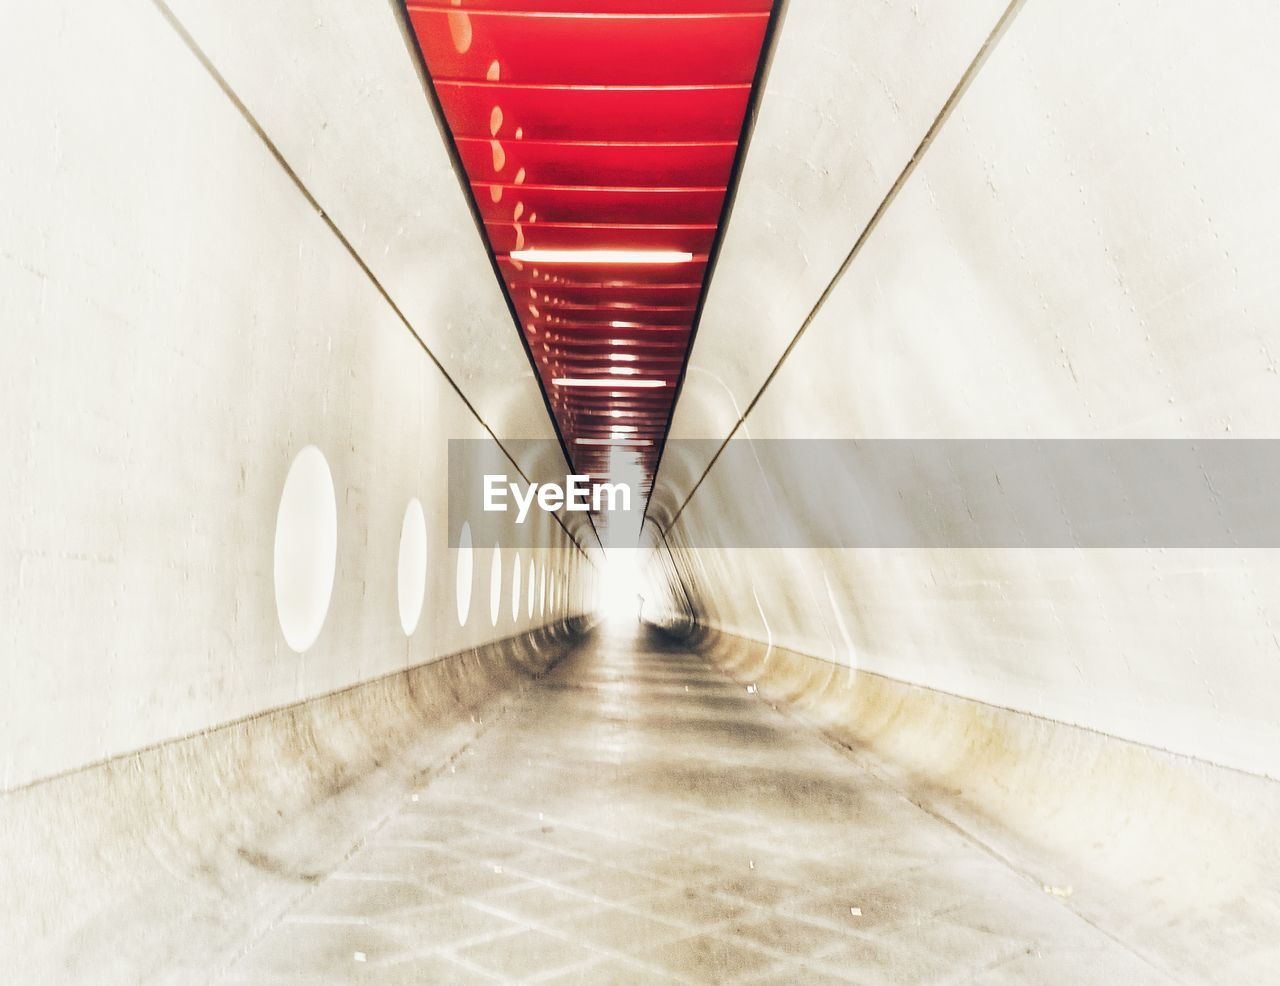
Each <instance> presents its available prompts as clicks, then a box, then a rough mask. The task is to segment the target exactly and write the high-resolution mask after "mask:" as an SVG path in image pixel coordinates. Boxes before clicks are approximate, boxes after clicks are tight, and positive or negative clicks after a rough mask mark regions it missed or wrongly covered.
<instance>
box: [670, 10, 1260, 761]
mask: <svg viewBox="0 0 1280 986" xmlns="http://www.w3.org/2000/svg"><path fill="white" fill-rule="evenodd" d="M1000 12H1001V11H1000V5H998V4H963V5H956V4H947V3H941V2H938V3H924V4H912V5H907V4H888V5H863V4H852V5H847V4H838V3H827V4H819V3H813V4H808V3H792V4H791V5H790V7H789V10H788V13H787V17H786V21H785V23H784V25H783V28H782V33H781V36H780V40H779V45H778V49H777V53H776V57H775V59H774V62H773V66H772V70H771V74H770V77H769V81H768V88H767V90H766V93H765V97H764V100H763V104H762V109H761V114H760V118H759V122H758V126H757V129H756V133H755V136H754V139H753V142H752V145H751V152H750V155H749V157H748V159H747V163H746V167H745V171H744V175H743V181H742V186H741V189H740V191H739V194H738V197H737V201H736V205H735V209H734V213H733V218H732V221H731V224H730V227H729V231H728V235H727V239H726V242H725V246H724V250H723V253H722V256H721V259H720V264H719V267H718V269H717V272H716V275H715V280H714V281H713V286H712V289H711V293H710V297H709V299H708V304H707V309H706V313H705V316H704V318H703V320H702V324H701V328H700V329H699V333H698V336H697V340H696V343H695V347H694V351H693V355H692V362H691V366H690V370H689V373H688V377H687V381H686V386H685V391H684V394H683V396H682V398H681V401H680V406H679V408H678V409H677V413H676V421H675V426H674V428H673V432H672V434H673V437H675V438H690V437H706V438H715V439H723V438H724V437H726V436H727V435H728V434H729V433H730V431H731V430H732V429H733V428H734V427H735V426H736V425H738V423H739V421H740V419H741V418H742V415H743V414H744V412H745V411H746V410H747V408H748V407H749V406H750V405H751V404H752V402H753V401H756V403H755V404H754V407H753V408H752V409H751V411H750V413H749V414H747V416H746V418H745V420H743V421H742V422H741V427H740V428H739V430H738V432H737V435H738V437H739V438H755V439H761V438H818V437H833V438H960V437H980V438H991V437H1037V438H1052V437H1072V438H1116V437H1126V438H1133V437H1151V438H1174V437H1195V438H1210V437H1274V432H1275V430H1276V422H1277V421H1280V375H1278V374H1277V372H1276V370H1277V364H1276V353H1277V352H1280V295H1278V294H1277V291H1276V289H1275V275H1274V266H1275V258H1276V257H1277V256H1278V255H1280V249H1278V248H1280V192H1278V191H1277V186H1276V182H1275V180H1274V176H1273V174H1272V172H1273V170H1274V169H1273V168H1272V165H1271V162H1272V161H1274V160H1275V158H1276V156H1277V153H1278V152H1280V123H1277V117H1276V114H1275V113H1274V110H1273V107H1272V105H1271V104H1272V101H1273V94H1274V93H1275V92H1276V91H1280V67H1278V66H1277V62H1276V60H1275V58H1274V57H1273V54H1274V48H1275V46H1276V43H1277V41H1278V40H1280V8H1277V7H1276V6H1275V5H1274V4H1270V3H1265V2H1261V0H1255V2H1246V3H1239V4H1231V5H1227V6H1223V5H1212V6H1211V5H1208V4H1203V3H1160V2H1156V0H1141V2H1135V3H1125V4H1114V3H1103V2H1100V0H1098V2H1093V0H1090V2H1085V3H1077V2H1068V0H1030V2H1028V3H1026V4H1025V5H1024V6H1023V7H1022V9H1021V10H1020V12H1018V13H1017V15H1016V17H1015V18H1014V19H1013V21H1012V23H1011V25H1010V26H1009V27H1008V30H1007V31H1006V32H1005V33H1004V34H1003V36H1001V37H999V38H997V39H996V41H995V44H994V47H993V48H992V50H991V54H990V57H989V59H988V60H987V61H986V62H985V64H983V65H982V67H981V68H980V70H979V71H978V73H977V75H976V77H975V78H974V79H973V81H972V85H971V86H969V87H968V88H967V90H966V91H964V92H963V93H961V94H960V97H959V99H958V101H957V102H956V104H955V107H954V112H953V113H951V115H950V116H949V118H947V119H945V121H944V122H943V123H942V125H941V127H940V129H939V130H938V131H937V134H936V137H935V138H934V139H933V141H932V143H931V144H930V145H929V146H928V147H927V148H926V149H925V150H924V152H923V154H922V155H921V156H920V157H919V160H918V165H917V166H916V167H915V168H914V170H911V171H910V172H909V174H908V175H907V178H906V180H905V182H904V183H903V184H902V186H901V189H900V191H898V192H897V194H896V195H893V196H890V191H891V189H892V186H893V183H894V181H895V179H896V177H897V176H898V175H899V174H900V173H903V171H904V169H907V167H908V163H909V161H910V159H911V154H912V150H913V149H914V147H915V146H916V144H917V143H918V142H919V141H920V140H921V139H922V138H923V137H924V135H925V133H926V131H927V129H928V127H929V125H930V121H932V120H934V119H935V118H936V117H937V115H938V114H939V113H941V111H942V110H943V107H944V105H945V103H946V100H947V99H948V95H949V93H950V92H951V90H952V87H954V86H956V85H957V84H958V83H959V81H960V79H961V77H962V74H963V73H964V70H965V66H966V65H967V64H968V63H969V61H970V60H971V59H973V58H975V57H976V56H977V55H978V53H979V51H980V48H981V46H982V43H983V40H984V39H985V38H987V37H988V36H989V35H990V34H991V33H992V32H993V31H994V30H995V27H996V24H997V20H998V18H999V16H1000ZM820 39H828V40H825V41H823V40H820ZM801 106H809V107H814V108H813V109H812V110H811V111H809V112H803V111H802V110H801V109H800V107H801ZM882 203H884V204H885V208H884V209H883V213H882V216H881V217H880V219H879V221H878V223H877V224H876V225H875V226H874V228H872V229H870V231H869V234H868V235H867V236H866V237H865V242H864V243H863V245H862V247H861V249H860V251H859V252H858V253H857V255H856V256H854V258H853V260H852V263H851V264H850V265H849V266H848V268H847V270H845V271H844V272H843V273H840V274H839V275H838V276H836V275H837V272H838V270H839V269H840V266H841V263H842V262H843V260H844V258H845V257H846V255H847V254H848V253H849V251H850V250H851V249H852V248H853V247H854V245H855V243H856V242H858V240H859V237H860V236H862V234H863V232H864V230H865V229H866V224H867V222H868V220H869V219H870V218H871V217H872V215H873V214H874V213H875V212H876V209H877V208H878V207H879V206H880V205H881V204H882ZM833 276H835V280H834V282H833V283H831V290H830V293H829V295H828V296H826V297H825V299H822V303H821V305H820V306H819V307H818V309H817V313H816V316H815V317H814V318H813V320H812V322H811V324H809V325H808V327H807V329H806V330H805V331H804V333H803V335H801V336H800V337H799V339H798V341H797V342H796V345H795V347H794V349H792V350H791V352H790V353H789V355H787V356H786V358H785V359H783V361H782V362H781V364H780V366H779V367H778V371H777V375H776V376H774V377H773V378H772V379H771V380H770V379H769V374H770V373H771V371H772V370H773V369H774V367H775V365H776V364H777V363H778V361H779V359H780V358H782V357H783V355H784V350H785V349H786V347H787V346H788V344H789V343H790V342H791V341H792V339H793V338H794V337H795V335H796V333H797V332H798V331H799V330H800V329H801V328H802V326H803V325H804V324H805V318H806V316H807V314H808V313H809V312H810V310H811V309H813V307H814V306H815V305H817V304H818V303H819V301H820V299H821V298H822V295H823V291H824V289H825V288H826V287H827V286H828V283H829V282H830V279H831V278H832V277H833ZM762 386H763V387H764V389H763V391H762V390H761V387H762ZM707 457H708V456H707V455H706V454H704V453H702V452H699V453H697V454H693V453H689V454H684V453H681V452H680V451H679V450H678V449H674V448H673V450H670V451H669V452H668V453H667V456H666V457H665V459H664V462H663V464H662V469H661V474H660V476H659V479H658V491H657V493H656V495H655V507H654V510H653V511H652V512H651V516H652V517H653V518H654V519H655V520H656V521H658V522H659V523H660V524H661V526H662V527H663V528H666V527H667V526H668V525H669V523H670V521H671V517H672V516H673V514H674V512H675V510H676V509H678V508H679V507H680V506H681V504H684V503H685V501H686V499H688V495H689V491H690V490H691V489H692V488H693V486H694V484H695V483H696V482H697V481H698V479H699V477H700V476H701V475H702V472H703V468H704V467H705V464H706V459H707ZM761 483H763V484H767V486H768V489H769V493H770V495H771V496H773V497H774V498H775V499H776V500H777V502H778V503H779V505H780V506H779V508H780V509H782V510H790V511H793V512H794V513H795V514H796V520H797V522H798V523H799V524H800V525H801V526H804V525H806V524H807V525H810V527H811V528H813V527H817V526H818V525H821V523H822V522H823V518H821V517H813V516H806V515H805V514H804V508H803V506H802V503H801V497H800V495H799V492H798V491H795V490H789V489H788V487H787V482H786V478H785V477H780V476H747V475H744V476H731V475H727V474H724V473H723V471H718V470H717V469H716V468H713V469H712V470H711V472H710V474H709V475H708V476H707V479H706V481H705V482H704V483H703V484H702V486H701V488H699V489H698V490H697V492H696V493H695V494H694V495H693V497H692V499H689V500H688V504H687V506H686V507H685V509H684V512H683V514H682V515H681V516H680V519H679V522H678V523H677V524H676V525H675V527H674V529H672V530H671V531H670V535H669V536H670V539H671V540H672V542H673V544H674V545H675V546H676V547H677V549H678V548H679V545H680V544H681V543H689V542H697V541H698V540H699V539H700V535H703V534H704V533H705V531H707V530H709V529H711V528H712V527H714V526H715V525H716V524H718V523H719V524H723V523H732V516H733V509H734V507H733V504H734V501H735V497H737V496H738V494H739V492H740V491H741V489H743V488H744V484H761ZM920 520H921V521H923V522H925V523H926V524H927V523H928V522H929V518H920ZM681 560H682V564H683V570H684V572H685V578H686V583H687V586H686V587H687V588H688V589H689V590H690V592H691V593H692V594H693V595H694V597H695V603H696V605H697V606H698V607H699V609H700V618H701V619H703V620H704V621H705V622H707V623H708V624H710V625H712V626H716V627H722V628H725V629H728V630H731V631H733V632H735V633H739V634H743V635H746V636H749V637H752V638H754V639H757V640H760V641H766V642H773V643H774V644H775V645H777V646H786V647H790V648H793V649H794V650H797V651H800V652H804V653H809V654H818V655H822V656H824V657H828V658H829V659H831V660H834V661H837V662H840V663H852V664H854V665H856V666H857V667H859V668H862V669H865V670H871V671H875V672H879V673H881V674H884V675H887V676H889V677H892V678H896V679H899V680H904V681H908V682H912V683H917V684H921V685H924V686H927V687H929V688H932V689H937V690H941V691H946V692H951V693H954V694H957V695H960V696H964V697H967V698H973V699H977V700H979V701H981V702H985V703H988V704H991V705H996V706H1004V707H1007V708H1011V709H1015V710H1020V711H1023V712H1028V713H1032V714H1035V715H1038V716H1043V717H1047V718H1051V719H1056V720H1060V721H1063V722H1067V723H1071V724H1075V725H1079V726H1084V727H1087V728H1089V729H1094V730H1099V731H1101V732H1104V733H1107V734H1110V735H1113V736H1118V737H1122V738H1125V739H1129V740H1134V741H1137V742H1140V743H1144V744H1149V745H1151V746H1155V747H1159V748H1162V749H1166V750H1170V751H1175V752H1178V753H1183V754H1188V755H1190V756H1194V757H1198V758H1202V759H1204V760H1207V761H1211V762H1213V763H1217V764H1222V765H1226V766H1231V767H1236V768H1240V769H1243V770H1247V771H1252V772H1255V773H1259V774H1264V775H1268V776H1271V777H1280V719H1277V717H1276V715H1275V712H1274V703H1273V702H1272V701H1271V697H1272V696H1274V695H1275V694H1277V692H1278V691H1280V660H1278V658H1280V636H1277V633H1276V629H1275V628H1276V626H1277V622H1278V621H1280V591H1278V590H1280V558H1277V555H1276V553H1275V552H1272V551H1261V550H1217V551H1207V550H1206V551H1164V550H1154V549H1153V550H1149V551H1136V550H1131V551H1106V550H1093V551H1079V552H1076V551H1032V550H1019V551H972V550H963V551H962V550H936V551H923V550H919V551H887V550H885V551H869V550H868V551H856V552H854V551H849V552H838V551H831V552H817V551H787V552H771V553H764V552H761V553H751V552H745V551H731V552H723V553H716V552H710V551H705V550H703V551H700V552H696V553H690V554H689V555H688V557H685V558H683V559H681ZM682 595H683V593H682V592H676V591H674V590H673V591H672V592H671V593H670V599H671V600H672V601H673V605H676V604H678V602H679V600H680V598H681V597H682Z"/></svg>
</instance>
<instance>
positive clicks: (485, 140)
mask: <svg viewBox="0 0 1280 986" xmlns="http://www.w3.org/2000/svg"><path fill="white" fill-rule="evenodd" d="M454 139H455V140H456V141H457V142H458V143H459V144H465V143H475V144H492V143H493V142H494V140H496V139H499V138H495V137H477V136H474V135H472V136H469V137H455V138H454ZM507 139H509V138H506V137H503V138H501V140H503V141H505V140H507ZM520 144H521V146H524V147H619V148H621V147H634V148H650V147H689V148H692V147H737V146H738V142H737V141H736V140H554V139H543V140H530V139H529V138H527V137H521V138H520Z"/></svg>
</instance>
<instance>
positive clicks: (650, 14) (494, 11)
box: [405, 2, 769, 22]
mask: <svg viewBox="0 0 1280 986" xmlns="http://www.w3.org/2000/svg"><path fill="white" fill-rule="evenodd" d="M405 8H406V9H407V10H408V11H409V12H410V13H423V14H455V15H456V14H466V15H467V16H468V17H530V18H533V17H536V18H544V19H552V20H590V21H619V20H630V21H641V20H644V21H694V22H697V21H717V20H741V19H743V18H751V19H756V20H759V19H763V18H767V17H768V16H769V11H767V10H725V11H719V10H715V11H702V12H697V13H668V12H658V11H635V12H630V11H591V10H518V9H512V8H503V9H498V8H496V7H466V8H463V7H455V6H452V5H447V6H439V5H436V4H427V3H414V2H409V3H406V4H405Z"/></svg>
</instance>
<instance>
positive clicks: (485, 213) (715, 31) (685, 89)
mask: <svg viewBox="0 0 1280 986" xmlns="http://www.w3.org/2000/svg"><path fill="white" fill-rule="evenodd" d="M772 6H773V0H409V3H408V5H407V8H408V12H409V17H410V20H411V22H412V25H413V29H414V31H415V33H416V34H417V37H418V43H419V45H420V47H421V49H422V54H423V57H424V58H425V61H426V66H427V71H428V72H429V74H430V76H431V79H432V83H433V85H434V88H435V91H436V93H437V95H438V97H439V100H440V104H441V108H442V109H443V111H444V116H445V119H446V120H447V122H448V125H449V129H450V130H451V131H452V136H453V139H454V142H455V143H456V145H457V148H458V153H459V156H460V158H461V161H462V165H463V167H464V169H465V170H466V174H467V178H468V179H469V181H470V183H471V189H472V193H473V195H474V197H475V202H476V205H477V208H478V210H479V213H480V216H481V218H482V220H483V222H484V229H485V232H486V234H487V236H488V240H489V245H490V248H491V249H492V251H493V254H494V256H495V258H496V260H497V262H498V267H499V270H500V271H501V273H502V276H503V279H504V281H505V284H504V287H505V289H506V291H507V293H508V296H509V298H510V300H511V303H512V306H513V308H514V309H515V311H516V314H517V317H518V319H519V323H520V331H521V332H523V333H524V336H525V339H526V340H527V341H528V344H529V349H530V352H531V354H532V356H533V361H534V364H535V366H536V368H537V371H538V373H539V374H540V376H541V378H542V382H543V386H544V387H545V389H546V392H547V395H548V399H549V401H550V403H551V408H552V411H553V413H554V414H555V416H556V418H557V420H558V421H559V424H560V430H561V434H562V435H563V436H564V439H565V442H566V444H567V446H568V450H569V454H570V457H571V459H572V461H573V465H574V467H575V469H576V471H578V472H582V473H588V474H590V475H592V476H593V477H596V478H601V479H603V478H605V477H607V476H609V475H610V474H611V473H613V474H614V476H615V478H619V477H618V475H617V474H618V473H619V471H620V470H622V469H623V468H625V466H624V465H623V463H624V462H625V461H630V462H631V463H632V466H631V468H635V465H636V464H637V461H638V466H639V468H640V470H641V471H642V474H643V477H644V478H643V480H642V482H643V485H644V487H645V489H646V490H647V489H648V487H649V486H650V484H651V482H652V473H653V469H654V467H655V464H656V461H657V455H658V452H659V449H660V445H661V442H662V439H663V436H664V435H665V434H666V428H667V423H668V421H669V419H670V416H671V410H672V402H673V400H674V396H675V387H676V383H677V380H678V378H679V376H680V372H681V369H682V367H683V365H684V362H685V359H686V357H687V356H688V348H689V337H690V331H691V329H692V326H693V322H694V318H695V315H696V312H697V306H698V299H699V297H700V295H701V292H702V287H703V281H704V279H705V277H706V273H707V256H708V254H709V253H710V252H711V251H712V248H713V245H714V243H715V241H716V236H717V231H718V227H719V223H720V216H721V210H722V207H723V205H724V198H725V193H726V190H727V187H728V184H729V182H730V179H731V175H732V172H733V165H734V160H735V157H736V155H737V151H738V140H739V136H740V135H741V133H742V127H743V120H744V117H745V115H746V111H747V107H748V104H749V101H750V99H751V97H752V84H753V81H754V79H755V76H756V68H757V65H758V63H759V61H760V55H761V49H762V46H763V43H764V39H765V36H766V30H767V27H768V23H769V16H770V13H771V9H772ZM521 250H557V251H583V250H603V251H610V252H616V251H631V252H635V251H641V252H644V251H666V252H668V253H670V252H675V253H678V254H690V255H692V256H691V258H690V259H689V260H679V261H676V262H670V261H668V262H664V263H636V262H634V261H635V260H636V259H638V258H636V257H634V256H631V257H618V256H610V255H608V254H606V255H605V259H606V261H607V262H604V263H581V262H577V258H574V259H568V258H564V257H561V258H557V259H555V260H553V261H548V260H540V261H539V260H531V259H521V258H519V257H515V258H513V257H512V256H511V254H512V252H515V251H521ZM650 259H653V258H650ZM618 371H622V372H618ZM565 381H568V382H565Z"/></svg>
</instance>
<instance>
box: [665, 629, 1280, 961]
mask: <svg viewBox="0 0 1280 986" xmlns="http://www.w3.org/2000/svg"><path fill="white" fill-rule="evenodd" d="M679 630H680V633H679V635H680V636H682V637H684V638H685V642H686V643H687V644H689V645H692V646H696V647H697V648H698V649H699V650H700V651H702V652H703V653H704V654H705V655H706V656H707V657H708V658H709V659H710V660H712V661H714V662H715V663H716V664H717V665H719V666H720V667H721V668H723V669H724V670H725V671H726V672H727V673H729V674H730V675H732V676H733V677H734V678H736V679H738V680H740V681H743V682H744V683H751V684H754V685H755V686H756V688H757V690H758V691H759V693H760V694H761V695H762V696H764V697H765V698H766V699H768V700H769V701H771V702H773V703H775V704H777V705H779V706H785V707H789V709H790V710H791V711H793V712H794V713H795V715H796V716H797V717H798V718H801V719H803V720H805V721H806V722H808V723H810V724H812V725H814V726H816V727H817V728H819V729H821V730H822V731H823V732H824V734H825V735H826V736H827V737H828V738H829V739H830V740H832V741H833V742H835V743H837V744H839V745H841V746H843V747H845V748H846V749H847V750H848V751H849V753H850V755H851V756H853V757H854V758H855V759H857V760H858V761H859V762H860V763H861V764H862V765H863V766H865V767H866V768H867V769H868V770H871V771H873V772H874V773H876V774H877V775H878V776H880V777H882V778H883V779H885V780H886V781H888V782H889V783H891V784H893V785H894V786H895V787H896V788H897V789H898V790H899V791H901V792H902V794H903V796H904V797H907V798H909V799H910V800H911V801H913V802H914V803H915V804H917V805H919V806H920V807H921V808H922V809H924V810H925V811H928V812H930V813H932V814H934V815H936V816H938V817H940V818H943V819H945V820H946V821H948V822H950V823H951V824H953V825H955V826H956V827H958V828H959V829H961V830H963V831H964V832H965V833H966V834H968V835H969V836H970V837H971V838H972V839H974V840H975V841H976V842H978V843H980V844H981V845H983V846H984V847H985V848H986V849H987V850H988V851H989V852H991V853H992V854H994V855H996V856H999V857H1000V858H1002V859H1004V860H1005V861H1006V862H1007V863H1009V865H1011V866H1012V867H1014V868H1015V869H1016V870H1018V871H1020V872H1021V873H1023V874H1024V875H1025V876H1026V877H1027V879H1029V880H1034V881H1035V882H1036V883H1037V884H1039V885H1040V886H1041V887H1042V889H1043V890H1044V891H1045V892H1046V893H1050V894H1054V895H1056V896H1059V897H1061V898H1063V901H1064V903H1065V904H1066V906H1069V907H1071V908H1072V909H1073V910H1074V911H1076V912H1077V913H1078V914H1080V915H1081V916H1082V917H1083V918H1085V919H1086V920H1088V921H1089V922H1091V923H1092V924H1094V925H1096V926H1097V927H1099V928H1100V929H1102V930H1103V931H1104V932H1105V933H1107V934H1109V935H1111V936H1112V937H1114V938H1115V939H1116V940H1117V941H1119V942H1121V943H1122V944H1124V945H1126V946H1127V947H1129V948H1130V949H1131V950H1132V951H1133V952H1134V953H1135V954H1137V955H1139V956H1140V957H1142V958H1143V959H1145V960H1146V961H1147V962H1148V963H1149V964H1151V965H1152V966H1154V967H1156V968H1158V969H1159V970H1160V971H1161V972H1163V973H1165V974H1167V975H1168V976H1169V977H1170V978H1171V979H1172V980H1174V981H1175V982H1220V983H1224V984H1228V983H1229V984H1239V983H1244V982H1270V981H1274V977H1275V975H1276V969H1278V968H1280V783H1277V782H1275V781H1271V780H1268V779H1264V778H1259V777H1255V776H1252V775H1249V774H1243V773H1239V772H1237V771H1234V770H1229V769H1227V768H1223V767H1217V766H1214V765H1212V764H1208V763H1204V762H1202V761H1197V760H1192V759H1189V758H1186V757H1180V756H1175V755H1172V754H1169V753H1165V752H1163V751H1160V750H1154V749H1150V748H1148V747H1143V746H1140V745H1137V744H1134V743H1130V742H1126V741H1123V740H1119V739H1115V738H1113V737H1110V736H1105V735H1102V734H1099V733H1095V732H1090V731H1089V730H1085V729H1080V728H1077V727H1073V726H1068V725H1064V724H1062V723H1057V722H1052V721H1049V720H1045V719H1039V718H1036V717H1035V716H1031V715H1027V714H1024V713H1018V712H1013V711H1009V710H1007V709H1001V708H995V707H993V706H989V705H983V704H982V703H980V702H975V701H971V700H969V699H963V698H958V697H956V696H953V695H948V694H944V693H941V692H936V691H931V690H929V689H927V688H921V687H917V686H914V685H907V684H904V683H902V682H898V681H894V680H892V679H889V678H885V677H882V676H880V675H875V674H870V673H867V672H861V671H857V670H855V669H851V668H848V667H842V666H838V665H835V664H832V663H831V662H829V661H826V660H823V659H821V658H817V657H812V656H809V655H805V654H799V653H796V652H794V651H788V650H784V649H782V648H778V647H767V646H766V645H764V644H761V643H759V642H757V641H753V640H746V639H743V638H740V637H734V636H732V635H729V634H725V633H721V632H718V631H712V630H707V629H705V628H701V627H690V626H684V627H681V628H679Z"/></svg>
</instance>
